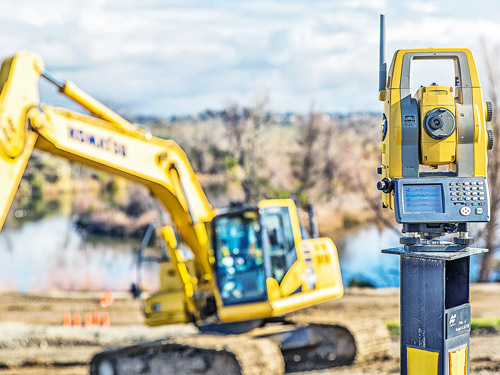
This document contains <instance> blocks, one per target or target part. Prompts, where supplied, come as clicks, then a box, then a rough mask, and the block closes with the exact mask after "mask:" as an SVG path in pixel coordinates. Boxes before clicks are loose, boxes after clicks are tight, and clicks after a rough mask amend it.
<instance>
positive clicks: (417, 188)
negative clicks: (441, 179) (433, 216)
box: [403, 184, 444, 213]
mask: <svg viewBox="0 0 500 375" xmlns="http://www.w3.org/2000/svg"><path fill="white" fill-rule="evenodd" d="M403 204H404V210H405V212H406V213H443V212H444V207H443V190H442V188H441V184H429V185H403Z"/></svg>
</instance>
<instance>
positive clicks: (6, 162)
mask: <svg viewBox="0 0 500 375" xmlns="http://www.w3.org/2000/svg"><path fill="white" fill-rule="evenodd" d="M36 139H37V134H36V133H30V134H29V135H28V139H27V142H26V146H25V147H24V150H23V152H22V154H21V155H20V156H18V157H17V158H15V159H11V158H9V157H5V156H3V155H1V154H0V181H1V182H2V183H1V184H0V202H1V204H0V229H2V226H3V224H4V222H5V218H6V217H7V213H8V212H9V209H10V205H11V204H12V201H13V200H14V196H15V195H16V191H17V187H18V186H19V182H20V181H21V178H22V177H23V173H24V170H25V169H26V164H27V163H28V160H29V158H30V156H31V152H32V151H33V148H34V147H35V142H36Z"/></svg>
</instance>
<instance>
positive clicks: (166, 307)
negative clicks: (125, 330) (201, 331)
mask: <svg viewBox="0 0 500 375" xmlns="http://www.w3.org/2000/svg"><path fill="white" fill-rule="evenodd" d="M144 315H145V316H146V324H148V325H159V324H172V323H188V322H189V316H188V315H187V314H186V309H185V307H184V292H183V291H180V292H168V293H158V294H155V295H154V296H152V297H150V298H147V299H145V300H144Z"/></svg>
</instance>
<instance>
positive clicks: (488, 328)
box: [385, 318, 500, 338]
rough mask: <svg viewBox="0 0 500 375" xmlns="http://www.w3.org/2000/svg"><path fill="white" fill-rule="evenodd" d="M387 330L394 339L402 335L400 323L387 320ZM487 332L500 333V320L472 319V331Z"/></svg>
mask: <svg viewBox="0 0 500 375" xmlns="http://www.w3.org/2000/svg"><path fill="white" fill-rule="evenodd" d="M385 325H386V327H387V330H388V331H389V334H390V336H391V337H392V338H399V336H400V335H401V331H400V327H399V321H395V320H387V321H386V322H385ZM478 330H480V331H485V332H491V333H495V332H499V331H500V318H481V319H472V322H471V331H472V332H474V331H478Z"/></svg>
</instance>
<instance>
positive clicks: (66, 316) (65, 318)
mask: <svg viewBox="0 0 500 375" xmlns="http://www.w3.org/2000/svg"><path fill="white" fill-rule="evenodd" d="M62 325H63V326H65V327H69V326H70V325H71V314H70V313H69V312H65V313H64V314H63V318H62Z"/></svg>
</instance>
